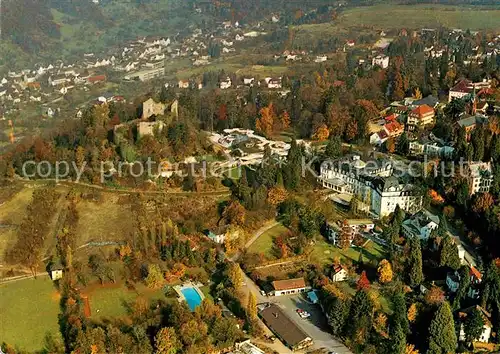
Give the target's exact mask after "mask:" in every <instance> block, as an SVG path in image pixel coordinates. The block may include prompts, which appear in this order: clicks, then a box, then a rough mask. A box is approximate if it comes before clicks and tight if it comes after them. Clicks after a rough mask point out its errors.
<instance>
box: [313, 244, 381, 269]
mask: <svg viewBox="0 0 500 354" xmlns="http://www.w3.org/2000/svg"><path fill="white" fill-rule="evenodd" d="M360 251H362V252H363V259H364V261H368V260H377V261H378V260H381V259H383V258H384V257H385V252H384V250H383V248H382V247H381V246H380V245H378V244H376V243H375V242H373V241H368V242H367V243H365V246H364V247H363V248H358V247H351V248H349V249H347V250H342V249H340V248H338V247H337V246H334V245H332V244H331V243H328V242H327V241H326V240H321V241H319V242H317V243H316V244H315V245H314V248H313V251H312V253H311V259H312V260H314V261H316V262H318V263H320V264H332V263H333V260H334V259H335V258H339V259H340V260H341V261H342V260H346V259H349V260H351V261H353V262H357V261H358V259H359V254H360Z"/></svg>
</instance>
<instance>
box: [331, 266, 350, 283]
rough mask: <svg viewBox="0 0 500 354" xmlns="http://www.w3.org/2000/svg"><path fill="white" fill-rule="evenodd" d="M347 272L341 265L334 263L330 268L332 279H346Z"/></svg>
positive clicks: (336, 280) (334, 280)
mask: <svg viewBox="0 0 500 354" xmlns="http://www.w3.org/2000/svg"><path fill="white" fill-rule="evenodd" d="M347 277H348V273H347V270H346V269H345V268H344V267H343V266H342V265H336V266H334V267H333V270H332V281H333V282H338V281H344V280H347Z"/></svg>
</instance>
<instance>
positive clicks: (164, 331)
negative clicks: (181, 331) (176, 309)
mask: <svg viewBox="0 0 500 354" xmlns="http://www.w3.org/2000/svg"><path fill="white" fill-rule="evenodd" d="M181 349H182V343H181V342H180V340H179V339H178V337H177V334H176V333H175V329H174V328H172V327H163V328H161V329H160V330H159V331H158V333H157V334H156V336H155V353H156V354H176V353H178V352H180V350H181Z"/></svg>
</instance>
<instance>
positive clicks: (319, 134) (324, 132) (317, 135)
mask: <svg viewBox="0 0 500 354" xmlns="http://www.w3.org/2000/svg"><path fill="white" fill-rule="evenodd" d="M329 136H330V131H329V130H328V127H327V126H326V124H322V125H320V126H319V127H318V128H317V129H316V131H315V132H314V134H313V136H312V139H313V140H318V141H325V140H326V139H328V137H329Z"/></svg>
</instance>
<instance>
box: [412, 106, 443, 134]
mask: <svg viewBox="0 0 500 354" xmlns="http://www.w3.org/2000/svg"><path fill="white" fill-rule="evenodd" d="M435 116H436V114H435V112H434V108H432V107H430V106H428V105H426V104H424V105H421V106H418V107H417V108H415V109H413V110H412V111H411V112H410V113H409V114H408V120H407V128H408V130H409V131H413V130H415V129H416V128H424V127H425V126H430V125H434V123H435Z"/></svg>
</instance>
